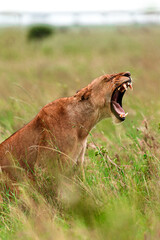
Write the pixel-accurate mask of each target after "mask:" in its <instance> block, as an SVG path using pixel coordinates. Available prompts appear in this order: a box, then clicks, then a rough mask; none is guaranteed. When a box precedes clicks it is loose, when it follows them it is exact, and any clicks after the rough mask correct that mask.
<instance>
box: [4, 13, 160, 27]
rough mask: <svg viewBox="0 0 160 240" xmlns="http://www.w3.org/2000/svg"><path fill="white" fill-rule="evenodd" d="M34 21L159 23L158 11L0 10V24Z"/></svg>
mask: <svg viewBox="0 0 160 240" xmlns="http://www.w3.org/2000/svg"><path fill="white" fill-rule="evenodd" d="M36 23H46V24H52V25H55V26H70V25H112V24H115V25H123V24H124V25H125V24H135V23H138V24H160V12H159V11H156V12H125V11H124V12H123V11H121V12H54V13H29V12H23V13H7V12H0V26H13V25H29V24H36Z"/></svg>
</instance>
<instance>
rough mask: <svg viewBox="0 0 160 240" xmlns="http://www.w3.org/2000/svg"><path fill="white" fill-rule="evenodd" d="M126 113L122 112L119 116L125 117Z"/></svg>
mask: <svg viewBox="0 0 160 240" xmlns="http://www.w3.org/2000/svg"><path fill="white" fill-rule="evenodd" d="M127 115H128V112H127V113H122V114H120V115H119V116H120V117H121V118H124V117H126V116H127Z"/></svg>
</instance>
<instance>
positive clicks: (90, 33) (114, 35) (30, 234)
mask: <svg viewBox="0 0 160 240" xmlns="http://www.w3.org/2000/svg"><path fill="white" fill-rule="evenodd" d="M159 56H160V29H159V27H153V26H152V27H147V26H145V27H138V26H135V27H112V28H111V27H108V28H107V27H103V28H71V29H67V31H58V30H57V32H56V34H55V35H54V36H51V37H50V38H47V39H45V40H44V41H40V42H34V41H33V42H32V41H31V42H27V40H26V31H25V29H21V30H20V29H1V30H0V140H1V141H3V140H4V139H5V138H7V137H8V136H10V134H12V133H13V132H14V131H16V130H17V129H18V128H20V127H22V126H23V125H24V124H25V123H27V122H28V121H30V120H31V119H32V118H33V117H34V116H35V115H36V113H37V112H38V111H39V109H40V108H41V107H42V106H43V105H45V104H46V103H48V102H50V101H52V100H55V99H56V98H59V97H64V96H69V95H72V94H74V93H75V92H76V90H78V89H80V88H82V87H84V86H85V85H87V84H88V83H89V82H90V81H91V80H92V79H94V78H96V77H97V76H99V75H102V74H104V73H113V72H122V71H127V70H129V71H130V72H131V74H132V78H133V80H134V84H133V87H134V91H133V92H130V91H128V92H127V93H126V94H125V97H124V99H123V106H124V109H125V111H126V112H129V114H128V116H127V118H126V120H125V122H124V123H122V124H121V125H113V124H112V121H111V119H106V120H103V121H102V122H100V123H99V124H98V125H97V126H96V127H95V128H94V129H93V131H92V133H91V135H90V136H89V139H88V149H87V152H86V156H85V158H86V164H85V166H84V169H79V170H75V172H74V174H72V176H65V177H63V178H62V179H61V184H59V188H58V189H59V192H60V194H59V196H58V198H57V197H56V196H57V195H56V194H55V185H56V179H55V178H54V175H53V174H51V173H48V172H46V171H45V170H44V169H36V176H37V183H36V184H35V185H34V186H33V185H32V184H31V183H30V182H29V180H27V179H26V181H25V182H23V183H20V192H21V194H20V198H18V199H17V198H16V196H14V195H13V199H12V200H10V199H9V198H7V194H8V193H7V192H6V193H5V195H6V196H5V199H4V201H3V203H1V206H0V214H1V215H0V239H2V240H7V239H16V238H17V239H23V240H30V239H42V240H43V239H44V240H46V239H47V240H48V239H57V240H61V239H69V240H70V239H85V240H90V239H98V240H100V239H105V240H107V239H109V240H110V239H113V240H114V239H116V240H117V239H118V240H121V239H122V240H125V239H126V240H129V239H155V240H156V239H159V237H160V230H159V229H160V158H159V156H160V98H159V90H160V80H159V76H160V67H159V66H160V58H159ZM1 179H2V174H1Z"/></svg>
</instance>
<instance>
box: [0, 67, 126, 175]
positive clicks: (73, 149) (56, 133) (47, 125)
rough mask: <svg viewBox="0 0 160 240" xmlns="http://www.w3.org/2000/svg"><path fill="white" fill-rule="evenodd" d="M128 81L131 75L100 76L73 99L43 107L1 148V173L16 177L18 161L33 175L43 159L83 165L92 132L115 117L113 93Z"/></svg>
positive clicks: (3, 143) (2, 144)
mask: <svg viewBox="0 0 160 240" xmlns="http://www.w3.org/2000/svg"><path fill="white" fill-rule="evenodd" d="M128 77H129V73H128V72H123V73H119V74H112V75H103V76H100V77H98V78H96V79H95V80H94V81H92V82H91V83H90V84H89V85H88V86H87V87H85V88H83V89H82V90H80V91H79V92H77V93H76V94H75V95H74V96H72V97H68V98H61V99H57V100H55V101H53V102H52V103H49V104H47V105H46V106H44V107H43V108H42V109H41V110H40V112H39V113H38V114H37V116H36V117H35V118H34V119H33V120H32V121H31V122H29V123H28V124H27V125H25V126H24V127H23V128H21V129H20V130H18V131H17V132H16V133H14V134H13V135H11V136H10V137H9V138H8V139H6V140H5V141H4V142H2V143H1V144H0V166H1V168H2V170H4V171H5V172H6V173H7V174H8V175H9V176H10V177H14V176H15V171H14V165H15V160H16V161H17V162H18V164H19V165H20V167H22V168H24V169H28V168H29V169H30V170H31V171H34V165H35V163H36V162H37V161H39V162H40V161H41V159H48V160H49V161H51V162H55V161H59V160H61V161H62V162H64V163H65V162H68V163H71V164H72V163H73V164H74V163H83V161H84V154H85V149H86V142H87V136H88V134H89V132H90V131H91V129H92V128H93V127H94V126H95V125H96V124H97V123H98V122H99V121H100V120H101V119H104V118H107V117H110V116H111V115H112V112H111V109H110V100H111V96H112V93H113V91H114V89H115V88H116V87H117V86H119V85H120V84H122V83H123V82H125V81H127V80H128ZM43 161H45V160H43Z"/></svg>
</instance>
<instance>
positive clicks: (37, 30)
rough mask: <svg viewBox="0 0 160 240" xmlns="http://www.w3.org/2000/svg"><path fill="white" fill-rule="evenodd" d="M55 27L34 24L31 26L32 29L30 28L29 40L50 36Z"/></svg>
mask: <svg viewBox="0 0 160 240" xmlns="http://www.w3.org/2000/svg"><path fill="white" fill-rule="evenodd" d="M53 30H54V29H53V27H51V26H50V25H44V24H39V25H34V26H31V27H30V29H29V30H28V39H29V40H41V39H44V38H46V37H49V36H51V35H52V34H53Z"/></svg>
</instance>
